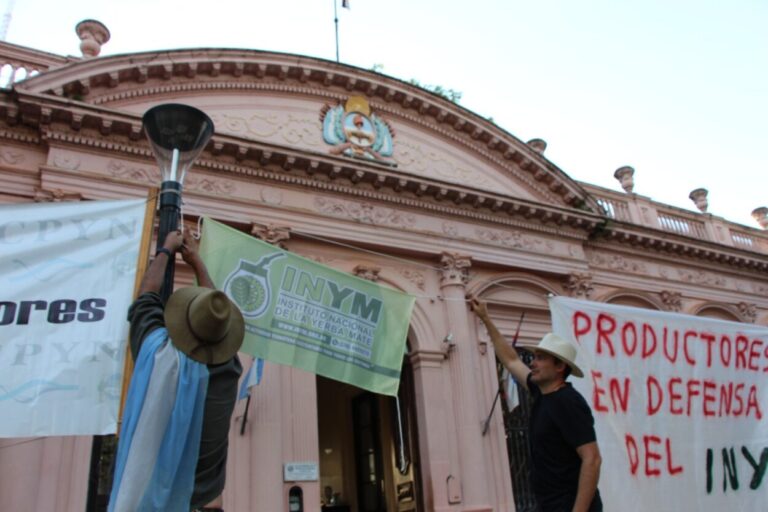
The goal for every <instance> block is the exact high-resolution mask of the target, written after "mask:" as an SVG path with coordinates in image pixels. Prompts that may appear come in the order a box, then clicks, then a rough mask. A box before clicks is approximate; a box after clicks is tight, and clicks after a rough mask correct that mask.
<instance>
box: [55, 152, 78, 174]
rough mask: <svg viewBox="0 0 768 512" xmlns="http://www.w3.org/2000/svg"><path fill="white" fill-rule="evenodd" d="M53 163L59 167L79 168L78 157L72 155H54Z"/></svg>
mask: <svg viewBox="0 0 768 512" xmlns="http://www.w3.org/2000/svg"><path fill="white" fill-rule="evenodd" d="M52 163H53V165H54V166H56V167H58V168H59V169H67V170H70V171H76V170H78V169H80V159H79V158H77V157H75V156H72V155H56V156H54V157H53V162H52Z"/></svg>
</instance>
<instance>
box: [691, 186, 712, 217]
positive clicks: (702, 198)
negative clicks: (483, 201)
mask: <svg viewBox="0 0 768 512" xmlns="http://www.w3.org/2000/svg"><path fill="white" fill-rule="evenodd" d="M707 194H709V191H708V190H707V189H705V188H697V189H695V190H692V191H691V193H690V194H688V197H689V198H690V199H691V201H693V204H695V205H696V208H698V209H699V210H700V211H701V213H706V212H707V207H708V206H709V201H707Z"/></svg>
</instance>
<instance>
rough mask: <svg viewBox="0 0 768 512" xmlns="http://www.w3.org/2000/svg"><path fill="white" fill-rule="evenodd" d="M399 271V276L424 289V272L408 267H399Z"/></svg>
mask: <svg viewBox="0 0 768 512" xmlns="http://www.w3.org/2000/svg"><path fill="white" fill-rule="evenodd" d="M399 272H400V275H401V276H403V277H404V278H406V279H407V280H409V281H410V282H412V283H413V284H414V285H416V288H418V289H419V290H421V291H424V290H426V279H425V278H424V274H423V273H422V272H419V271H418V270H411V269H408V268H401V269H400V270H399Z"/></svg>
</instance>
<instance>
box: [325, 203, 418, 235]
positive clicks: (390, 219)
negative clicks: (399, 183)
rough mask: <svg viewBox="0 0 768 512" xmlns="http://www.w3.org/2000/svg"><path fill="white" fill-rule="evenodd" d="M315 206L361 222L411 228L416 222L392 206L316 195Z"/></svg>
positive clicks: (333, 214)
mask: <svg viewBox="0 0 768 512" xmlns="http://www.w3.org/2000/svg"><path fill="white" fill-rule="evenodd" d="M315 208H316V209H317V210H318V211H320V212H323V213H327V214H329V215H332V216H334V217H344V218H350V219H353V220H356V221H357V222H362V223H363V224H375V225H384V226H395V227H400V228H412V227H414V225H415V224H416V217H415V216H414V215H411V214H409V213H405V212H402V211H398V210H395V209H392V208H385V207H381V206H375V205H373V204H371V203H360V202H357V201H342V200H338V199H329V198H327V197H322V196H318V197H315Z"/></svg>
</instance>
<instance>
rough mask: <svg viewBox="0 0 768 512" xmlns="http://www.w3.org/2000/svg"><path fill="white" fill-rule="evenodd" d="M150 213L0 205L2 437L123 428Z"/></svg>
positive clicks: (140, 205)
mask: <svg viewBox="0 0 768 512" xmlns="http://www.w3.org/2000/svg"><path fill="white" fill-rule="evenodd" d="M144 210H145V201H143V200H138V201H137V200H131V201H93V202H71V203H35V204H20V205H3V206H0V408H2V411H3V413H2V414H0V437H29V436H53V435H88V434H110V433H114V432H115V430H116V427H117V409H118V406H119V402H120V391H121V377H122V375H121V373H122V369H123V357H124V354H125V348H124V347H125V342H126V339H127V336H128V323H127V321H126V313H127V311H128V306H129V305H130V302H131V296H132V294H133V287H134V280H135V275H136V261H137V257H138V251H139V243H140V240H141V232H142V225H143V222H144Z"/></svg>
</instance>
